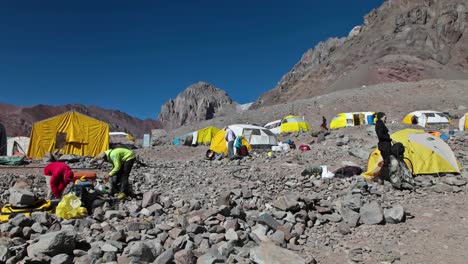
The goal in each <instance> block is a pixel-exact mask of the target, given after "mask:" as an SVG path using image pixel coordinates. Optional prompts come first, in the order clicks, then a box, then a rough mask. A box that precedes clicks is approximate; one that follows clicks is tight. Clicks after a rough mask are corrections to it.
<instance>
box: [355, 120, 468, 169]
mask: <svg viewBox="0 0 468 264" xmlns="http://www.w3.org/2000/svg"><path fill="white" fill-rule="evenodd" d="M391 138H392V139H393V140H395V141H397V142H400V143H401V144H403V146H405V162H406V164H407V165H408V168H409V169H410V170H411V172H412V173H413V175H419V174H436V173H460V170H461V167H460V164H459V163H458V161H457V159H456V158H455V155H454V154H453V151H452V149H451V148H450V147H449V145H447V143H445V142H444V141H443V140H442V139H440V138H437V137H435V136H433V135H431V134H429V133H426V132H424V131H423V130H418V129H410V128H408V129H403V130H400V131H397V132H395V133H393V134H392V135H391ZM382 165H383V162H382V157H381V156H380V151H379V150H378V149H375V150H374V151H373V152H372V153H371V154H370V155H369V160H368V161H367V171H366V172H365V173H364V174H363V176H364V177H366V178H372V177H375V176H377V175H379V173H380V168H381V167H382Z"/></svg>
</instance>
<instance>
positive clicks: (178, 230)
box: [168, 228, 185, 239]
mask: <svg viewBox="0 0 468 264" xmlns="http://www.w3.org/2000/svg"><path fill="white" fill-rule="evenodd" d="M168 234H169V236H170V237H171V238H172V239H176V238H177V237H179V236H181V235H183V234H185V231H184V230H183V229H181V228H173V229H172V230H170V231H169V232H168Z"/></svg>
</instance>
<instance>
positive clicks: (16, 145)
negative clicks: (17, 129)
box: [7, 137, 30, 156]
mask: <svg viewBox="0 0 468 264" xmlns="http://www.w3.org/2000/svg"><path fill="white" fill-rule="evenodd" d="M29 141H30V139H29V137H11V138H8V139H7V156H15V155H23V156H25V155H26V153H27V152H28V147H29Z"/></svg>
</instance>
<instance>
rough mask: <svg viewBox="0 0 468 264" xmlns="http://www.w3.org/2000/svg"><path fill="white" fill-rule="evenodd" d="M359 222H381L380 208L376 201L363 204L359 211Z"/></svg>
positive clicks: (374, 223)
mask: <svg viewBox="0 0 468 264" xmlns="http://www.w3.org/2000/svg"><path fill="white" fill-rule="evenodd" d="M360 216H361V222H362V223H363V224H365V225H377V224H380V223H382V222H383V220H384V215H383V212H382V208H381V207H380V205H379V203H378V202H377V201H372V202H370V203H367V204H365V205H364V206H363V207H362V208H361V211H360Z"/></svg>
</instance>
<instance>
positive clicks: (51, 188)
mask: <svg viewBox="0 0 468 264" xmlns="http://www.w3.org/2000/svg"><path fill="white" fill-rule="evenodd" d="M44 175H46V182H47V186H48V193H47V199H49V198H50V197H51V194H53V195H54V197H55V198H57V199H58V198H60V197H61V196H62V194H63V190H65V188H66V187H67V185H68V184H69V183H70V182H71V181H72V179H73V171H72V170H71V169H70V167H68V165H67V164H65V163H63V162H52V163H49V164H48V165H47V166H45V168H44ZM48 176H50V177H48Z"/></svg>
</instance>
